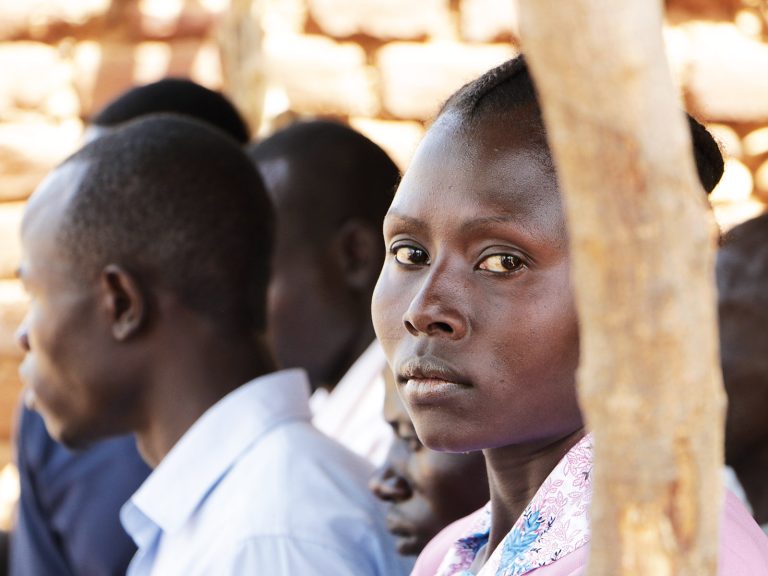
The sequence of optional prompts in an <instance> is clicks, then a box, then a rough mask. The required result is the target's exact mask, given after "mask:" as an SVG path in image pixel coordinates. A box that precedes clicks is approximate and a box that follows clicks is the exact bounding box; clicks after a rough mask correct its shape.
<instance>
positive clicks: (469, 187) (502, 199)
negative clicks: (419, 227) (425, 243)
mask: <svg viewBox="0 0 768 576" xmlns="http://www.w3.org/2000/svg"><path fill="white" fill-rule="evenodd" d="M520 132H521V130H514V129H513V130H505V129H498V128H494V127H493V126H490V125H489V124H488V123H485V124H481V125H478V126H477V128H476V129H474V128H473V129H467V128H464V127H461V126H459V125H457V122H456V120H455V119H453V118H448V119H446V120H438V122H436V124H435V125H434V126H433V127H432V128H431V129H430V132H429V133H428V134H427V136H426V137H425V139H424V141H423V142H422V144H421V146H420V147H419V149H418V150H417V152H416V155H415V156H414V159H413V161H412V163H411V166H410V167H409V169H408V171H407V172H406V174H405V176H404V177H403V181H402V183H401V185H400V187H399V188H398V191H397V194H396V195H395V199H394V202H393V204H392V210H391V212H392V213H397V214H400V215H406V216H409V215H410V216H414V213H416V212H421V213H427V214H428V213H430V212H431V211H433V210H434V209H435V208H437V207H440V211H441V212H445V211H449V210H448V209H449V208H451V207H459V205H464V206H466V207H467V208H469V209H472V210H474V211H476V212H478V213H483V214H485V215H490V214H495V213H499V214H507V213H514V214H515V215H528V216H535V214H536V213H537V212H539V211H540V210H542V209H546V211H549V210H550V208H551V207H552V206H554V207H556V209H557V210H559V209H560V203H561V200H560V193H559V188H558V185H557V177H556V174H555V171H554V169H553V166H552V162H551V158H550V157H549V152H548V150H547V149H546V145H542V143H541V140H540V138H538V137H531V138H527V139H526V135H525V132H524V131H523V132H522V134H521V133H520Z"/></svg>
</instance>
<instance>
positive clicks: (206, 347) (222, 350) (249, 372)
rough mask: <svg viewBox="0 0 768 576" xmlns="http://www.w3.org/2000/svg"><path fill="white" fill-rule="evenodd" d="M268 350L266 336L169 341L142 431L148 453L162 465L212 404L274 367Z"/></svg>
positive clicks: (151, 460)
mask: <svg viewBox="0 0 768 576" xmlns="http://www.w3.org/2000/svg"><path fill="white" fill-rule="evenodd" d="M192 340H193V339H192ZM267 350H268V349H267V347H266V345H265V344H264V343H263V341H262V339H261V338H260V337H259V338H256V339H255V340H251V341H250V342H246V341H245V340H243V341H240V342H237V343H232V342H224V341H221V340H219V341H216V340H215V339H212V340H209V341H207V342H204V343H203V342H199V343H197V344H194V343H193V342H177V343H175V345H172V346H167V347H165V350H164V352H163V355H164V358H163V361H162V362H161V363H159V366H158V367H157V368H156V369H155V371H154V374H153V378H152V380H153V386H152V391H151V392H150V398H149V399H148V401H147V403H146V407H145V410H144V413H145V414H146V417H145V419H144V425H143V426H142V428H141V429H140V430H137V431H136V438H137V445H138V447H139V452H140V454H141V456H142V458H143V459H144V460H145V461H146V462H147V463H148V464H149V465H150V466H151V467H153V468H154V467H156V466H157V465H158V464H159V463H160V462H161V461H162V459H163V458H165V456H166V455H167V454H168V452H170V450H171V448H173V446H174V445H175V444H176V443H177V442H178V441H179V439H180V438H181V437H182V436H183V435H184V434H185V433H186V432H187V430H189V428H190V427H191V426H192V425H193V424H194V423H195V422H196V421H197V420H198V419H199V418H200V417H201V416H202V415H203V413H204V412H205V411H206V410H208V409H209V408H210V407H211V406H213V405H214V404H216V403H217V402H218V401H219V400H221V399H222V398H223V397H224V396H226V395H227V394H229V393H230V392H232V391H233V390H235V389H236V388H238V387H240V386H242V385H243V384H245V383H246V382H249V381H250V380H253V379H254V378H257V377H258V376H262V375H264V374H267V373H269V372H273V371H274V370H275V364H274V361H273V360H272V358H271V355H270V354H269V352H268V351H267Z"/></svg>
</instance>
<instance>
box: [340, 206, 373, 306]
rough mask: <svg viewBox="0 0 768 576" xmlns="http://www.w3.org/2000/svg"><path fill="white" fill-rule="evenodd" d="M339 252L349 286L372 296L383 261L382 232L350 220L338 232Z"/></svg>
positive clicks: (345, 279) (361, 222)
mask: <svg viewBox="0 0 768 576" xmlns="http://www.w3.org/2000/svg"><path fill="white" fill-rule="evenodd" d="M335 244H336V252H337V257H338V260H339V264H340V269H341V271H342V274H343V275H344V281H345V283H346V285H347V286H349V287H350V288H352V289H353V290H356V291H364V292H369V291H371V290H372V289H373V286H374V285H375V284H376V280H377V278H378V277H379V273H380V272H381V265H382V262H383V260H384V246H383V243H382V240H381V232H380V231H378V230H374V228H373V226H371V225H370V224H369V223H367V222H363V221H362V220H348V221H347V222H345V223H344V224H343V225H342V226H341V228H340V229H339V230H338V231H337V232H336V242H335Z"/></svg>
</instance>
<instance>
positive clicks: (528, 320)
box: [373, 113, 582, 452]
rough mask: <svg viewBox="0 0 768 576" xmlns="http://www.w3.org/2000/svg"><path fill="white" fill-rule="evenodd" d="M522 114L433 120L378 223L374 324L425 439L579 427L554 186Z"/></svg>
mask: <svg viewBox="0 0 768 576" xmlns="http://www.w3.org/2000/svg"><path fill="white" fill-rule="evenodd" d="M521 120H522V121H523V122H522V123H521V124H522V126H526V125H528V126H529V125H530V120H529V119H528V122H527V123H526V122H525V120H526V118H523V117H522V116H521ZM507 124H508V125H507ZM521 124H518V123H514V122H506V123H505V125H498V124H491V123H489V122H486V123H485V124H483V125H481V126H479V127H474V128H472V129H471V131H470V130H465V131H463V132H462V131H460V130H459V127H460V125H459V119H458V117H457V116H455V115H454V114H452V113H448V114H445V115H443V116H442V117H440V118H439V119H438V121H437V122H436V123H435V124H434V126H433V127H432V128H431V129H430V131H429V133H428V134H427V136H426V137H425V139H424V141H423V142H422V144H421V146H420V147H419V150H418V151H417V152H416V155H415V157H414V160H413V162H412V164H411V167H410V168H409V170H408V172H407V173H406V175H405V177H404V178H403V181H402V183H401V185H400V187H399V189H398V191H397V194H396V196H395V199H394V201H393V203H392V206H391V208H390V211H389V213H388V215H387V217H386V219H385V222H384V240H385V243H386V248H387V259H386V262H385V264H384V267H383V269H382V272H381V276H380V278H379V282H378V285H377V287H376V291H375V293H374V296H373V320H374V325H375V328H376V333H377V335H378V337H379V339H380V341H381V343H382V345H383V346H384V350H385V352H386V354H387V358H388V360H389V363H390V365H391V367H392V370H393V372H394V374H395V377H396V380H397V383H398V388H399V392H400V394H401V395H402V397H403V400H404V402H405V404H406V407H407V409H408V412H409V414H410V416H411V418H412V419H413V422H414V425H415V427H416V431H417V432H418V435H419V438H420V439H421V440H422V441H423V442H424V444H425V445H427V446H429V447H430V448H433V449H437V450H444V451H452V452H457V451H468V450H476V449H484V448H495V447H499V446H508V445H514V444H527V443H532V442H539V441H546V440H548V439H558V438H561V437H562V436H564V435H566V434H568V433H570V432H573V431H575V430H577V429H578V428H579V427H581V426H582V421H581V415H580V412H579V409H578V404H577V401H576V392H575V370H576V367H577V364H578V325H577V319H576V312H575V308H574V303H573V297H572V294H571V289H570V283H569V255H568V243H567V234H566V230H565V223H564V217H563V212H562V208H561V204H560V194H559V191H558V187H557V182H556V178H555V174H554V171H553V168H552V165H551V161H550V158H549V156H548V152H547V150H546V148H545V146H544V145H543V144H541V143H539V139H535V138H532V137H530V128H521V127H520V126H521Z"/></svg>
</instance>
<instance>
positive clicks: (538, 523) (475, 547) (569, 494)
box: [438, 435, 592, 576]
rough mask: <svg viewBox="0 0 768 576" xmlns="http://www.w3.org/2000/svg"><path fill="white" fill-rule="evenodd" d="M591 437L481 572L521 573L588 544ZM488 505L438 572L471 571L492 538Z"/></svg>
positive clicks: (445, 575) (564, 462)
mask: <svg viewBox="0 0 768 576" xmlns="http://www.w3.org/2000/svg"><path fill="white" fill-rule="evenodd" d="M591 499H592V436H591V435H587V436H585V437H584V438H582V439H581V440H580V441H579V442H578V443H577V444H576V445H575V446H573V448H571V449H570V450H569V451H568V453H567V454H566V455H565V456H564V457H563V458H562V459H561V460H560V462H559V463H558V464H557V466H555V468H554V469H553V470H552V472H551V473H550V474H549V476H548V477H547V479H546V480H545V481H544V483H543V484H542V485H541V487H540V488H539V490H538V491H537V492H536V495H535V496H534V497H533V499H532V500H531V501H530V503H529V504H528V506H527V507H526V509H525V511H523V513H522V515H521V516H520V518H518V519H517V522H515V525H514V526H513V527H512V530H510V532H509V534H507V535H506V536H505V537H504V540H502V542H501V544H499V546H498V547H497V548H496V550H494V551H493V553H492V554H491V556H490V558H489V559H488V561H487V562H486V563H485V565H484V566H483V568H482V569H481V570H480V572H479V573H478V576H520V575H522V574H526V573H527V572H529V571H531V570H534V569H536V568H540V567H542V566H546V565H547V564H551V563H552V562H555V561H556V560H558V559H560V558H562V557H563V556H566V555H567V554H570V553H571V552H573V551H574V550H576V549H577V548H580V547H581V546H583V545H584V544H586V543H587V542H589V537H590V528H589V517H588V512H589V504H590V501H591ZM490 528H491V509H490V504H488V505H487V506H486V507H485V510H484V512H483V513H481V514H479V515H478V516H477V517H476V519H475V522H474V523H473V524H472V525H471V526H469V529H468V530H467V532H466V534H465V536H464V537H462V538H460V539H459V540H457V541H456V542H455V543H454V544H453V546H452V547H451V549H450V550H449V552H448V554H447V555H446V557H445V558H444V560H443V562H442V564H441V565H440V569H439V570H438V576H451V575H461V576H463V575H464V574H469V572H468V570H469V568H470V566H471V565H472V562H473V561H474V559H475V556H476V555H477V553H478V551H479V550H480V549H481V548H482V547H483V546H484V545H485V544H487V542H488V537H489V532H490Z"/></svg>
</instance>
